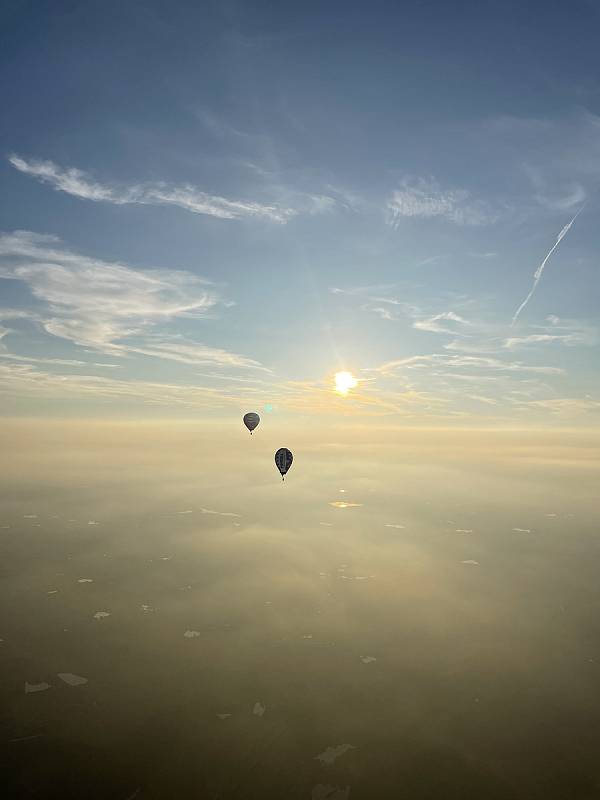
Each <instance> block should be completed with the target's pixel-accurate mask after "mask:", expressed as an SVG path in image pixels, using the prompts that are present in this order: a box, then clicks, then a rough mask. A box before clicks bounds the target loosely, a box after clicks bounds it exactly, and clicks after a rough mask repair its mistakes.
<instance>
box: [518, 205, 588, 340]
mask: <svg viewBox="0 0 600 800" xmlns="http://www.w3.org/2000/svg"><path fill="white" fill-rule="evenodd" d="M582 211H583V208H580V209H579V211H578V212H577V213H576V214H575V216H574V217H573V219H572V220H571V221H570V222H568V223H567V224H566V225H565V227H564V228H563V229H562V230H561V232H560V233H559V234H558V237H557V239H556V242H554V244H553V245H552V247H551V248H550V250H549V251H548V253H547V255H546V257H545V258H544V260H543V261H542V263H541V264H540V265H539V267H538V268H537V269H536V271H535V272H534V274H533V286H532V287H531V290H530V292H529V294H528V295H527V297H526V298H525V300H523V302H522V303H521V305H520V306H519V307H518V308H517V310H516V311H515V313H514V316H513V318H512V322H511V325H514V324H515V322H516V321H517V319H518V318H519V315H520V314H521V312H522V311H523V309H524V308H525V306H526V305H527V303H528V302H529V301H530V300H531V298H532V297H533V295H534V292H535V290H536V289H537V286H538V283H539V282H540V280H541V277H542V274H543V272H544V267H545V266H546V263H547V262H548V259H549V258H550V256H551V255H552V253H553V252H554V251H555V250H556V248H557V247H558V245H559V244H560V243H561V242H562V240H563V239H564V238H565V236H566V235H567V233H568V232H569V231H570V230H571V226H572V225H573V223H574V222H575V220H576V219H577V217H578V216H579V215H580V214H581V212H582Z"/></svg>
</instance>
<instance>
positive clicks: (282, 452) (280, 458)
mask: <svg viewBox="0 0 600 800" xmlns="http://www.w3.org/2000/svg"><path fill="white" fill-rule="evenodd" d="M293 460H294V456H293V455H292V453H291V452H290V450H288V449H287V447H280V448H279V450H278V451H277V452H276V453H275V464H276V465H277V469H278V470H279V472H281V480H282V481H284V480H285V474H286V472H287V471H288V469H289V468H290V467H291V466H292V461H293Z"/></svg>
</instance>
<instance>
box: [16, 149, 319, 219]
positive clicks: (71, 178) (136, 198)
mask: <svg viewBox="0 0 600 800" xmlns="http://www.w3.org/2000/svg"><path fill="white" fill-rule="evenodd" d="M8 160H9V162H10V163H11V164H12V165H13V167H15V169H18V170H19V172H23V173H24V174H26V175H30V176H31V177H33V178H36V179H37V180H39V181H41V182H42V183H47V184H49V185H50V186H52V187H53V188H54V189H56V190H57V191H59V192H65V193H66V194H70V195H72V196H74V197H79V198H81V199H83V200H92V201H95V202H105V203H114V204H115V205H129V204H138V205H164V206H177V207H178V208H182V209H184V210H185V211H189V212H191V213H193V214H205V215H208V216H211V217H219V218H220V219H241V218H243V217H256V218H263V219H267V220H270V221H272V222H279V223H285V222H287V221H288V220H289V219H291V217H293V216H295V215H296V214H297V213H298V210H296V209H292V208H285V207H280V206H277V205H270V204H264V203H260V202H256V201H243V200H228V199H226V198H224V197H220V196H218V195H213V194H209V193H207V192H203V191H201V190H200V189H198V188H197V187H195V186H192V185H191V184H185V185H182V186H174V185H170V184H166V183H152V184H151V183H139V184H134V185H132V186H125V187H120V186H116V185H114V186H113V185H109V184H105V183H99V182H98V181H95V180H94V179H93V178H91V177H90V176H89V175H88V174H87V173H86V172H84V171H83V170H80V169H77V168H74V167H71V168H66V169H65V168H63V167H60V166H59V165H58V164H55V163H54V162H53V161H38V160H29V161H28V160H27V159H24V158H22V157H21V156H18V155H14V154H13V155H11V156H9V157H8ZM333 202H334V201H333V200H332V198H325V197H323V196H320V195H315V196H311V199H310V202H308V203H307V207H308V208H307V210H308V213H318V212H319V211H323V210H329V208H330V205H331V203H333Z"/></svg>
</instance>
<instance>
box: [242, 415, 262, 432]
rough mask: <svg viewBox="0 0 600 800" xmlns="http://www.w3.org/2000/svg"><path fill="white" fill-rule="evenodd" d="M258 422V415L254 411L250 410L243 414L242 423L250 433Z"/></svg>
mask: <svg viewBox="0 0 600 800" xmlns="http://www.w3.org/2000/svg"><path fill="white" fill-rule="evenodd" d="M259 422H260V417H259V416H258V414H257V413H256V412H254V411H250V412H249V413H248V414H244V425H245V426H246V427H247V428H248V430H249V431H250V433H252V431H253V430H254V428H256V426H257V425H258V423H259Z"/></svg>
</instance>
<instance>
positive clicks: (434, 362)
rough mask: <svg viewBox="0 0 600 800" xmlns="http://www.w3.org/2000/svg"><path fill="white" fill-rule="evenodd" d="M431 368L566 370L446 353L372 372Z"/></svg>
mask: <svg viewBox="0 0 600 800" xmlns="http://www.w3.org/2000/svg"><path fill="white" fill-rule="evenodd" d="M430 366H443V367H446V368H448V367H452V368H454V367H459V368H463V369H464V368H471V369H475V370H482V371H486V370H487V371H490V372H492V373H495V372H532V373H540V374H546V375H562V374H563V373H564V370H563V369H561V368H560V367H546V366H537V365H532V364H524V363H523V362H521V361H502V360H500V359H497V358H484V357H481V356H466V355H448V354H446V353H431V354H427V355H419V356H410V357H408V358H401V359H397V360H395V361H388V362H386V363H385V364H382V365H381V366H379V367H375V368H374V369H372V370H367V371H372V372H379V373H380V374H382V375H394V374H397V373H398V371H401V370H403V369H421V368H427V367H430Z"/></svg>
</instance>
